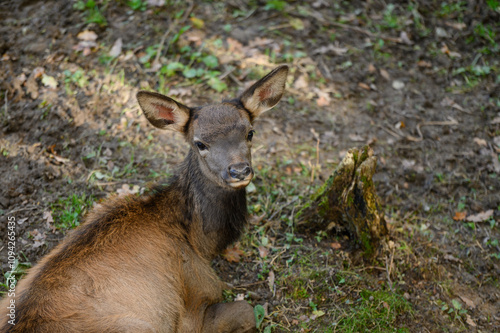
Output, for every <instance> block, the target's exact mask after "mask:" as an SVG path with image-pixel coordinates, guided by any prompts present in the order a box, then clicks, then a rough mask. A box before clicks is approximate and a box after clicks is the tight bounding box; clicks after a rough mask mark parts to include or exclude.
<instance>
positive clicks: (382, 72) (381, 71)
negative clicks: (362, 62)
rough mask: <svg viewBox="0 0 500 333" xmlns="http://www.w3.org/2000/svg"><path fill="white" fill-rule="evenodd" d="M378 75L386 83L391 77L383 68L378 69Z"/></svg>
mask: <svg viewBox="0 0 500 333" xmlns="http://www.w3.org/2000/svg"><path fill="white" fill-rule="evenodd" d="M380 75H381V76H382V77H383V78H384V79H386V80H387V81H390V80H391V76H390V75H389V73H388V72H387V71H386V70H385V69H383V68H381V69H380Z"/></svg>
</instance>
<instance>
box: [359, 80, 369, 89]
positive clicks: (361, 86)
mask: <svg viewBox="0 0 500 333" xmlns="http://www.w3.org/2000/svg"><path fill="white" fill-rule="evenodd" d="M358 87H360V88H362V89H365V90H372V89H371V88H370V86H369V85H367V84H366V83H363V82H360V83H358Z"/></svg>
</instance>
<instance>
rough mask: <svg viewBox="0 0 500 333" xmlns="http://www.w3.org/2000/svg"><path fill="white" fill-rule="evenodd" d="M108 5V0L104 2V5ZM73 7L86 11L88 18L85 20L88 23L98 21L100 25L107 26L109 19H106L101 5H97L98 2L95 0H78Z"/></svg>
mask: <svg viewBox="0 0 500 333" xmlns="http://www.w3.org/2000/svg"><path fill="white" fill-rule="evenodd" d="M106 5H107V1H105V2H104V5H103V7H105V6H106ZM73 8H75V9H76V10H80V11H85V14H86V18H85V21H86V22H87V23H96V24H98V25H100V26H107V25H108V21H106V17H105V16H104V15H103V14H102V12H101V10H100V9H99V7H97V4H96V2H95V0H87V1H83V0H78V1H77V2H76V3H75V4H74V5H73Z"/></svg>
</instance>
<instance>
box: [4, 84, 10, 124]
mask: <svg viewBox="0 0 500 333" xmlns="http://www.w3.org/2000/svg"><path fill="white" fill-rule="evenodd" d="M7 93H8V91H7V90H5V104H4V105H5V116H6V117H7V116H8V115H9V99H8V98H7Z"/></svg>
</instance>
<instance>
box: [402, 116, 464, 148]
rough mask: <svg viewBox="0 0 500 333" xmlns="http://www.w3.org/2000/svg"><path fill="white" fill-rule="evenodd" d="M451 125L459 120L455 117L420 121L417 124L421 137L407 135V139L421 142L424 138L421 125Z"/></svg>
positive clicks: (456, 123)
mask: <svg viewBox="0 0 500 333" xmlns="http://www.w3.org/2000/svg"><path fill="white" fill-rule="evenodd" d="M450 125H458V121H456V120H455V119H452V120H450V121H426V122H423V123H420V124H418V125H417V132H418V135H419V137H418V138H416V137H414V136H411V135H407V136H406V139H407V140H410V141H414V142H420V141H422V140H423V139H424V136H423V135H422V132H421V131H420V127H422V126H450Z"/></svg>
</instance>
